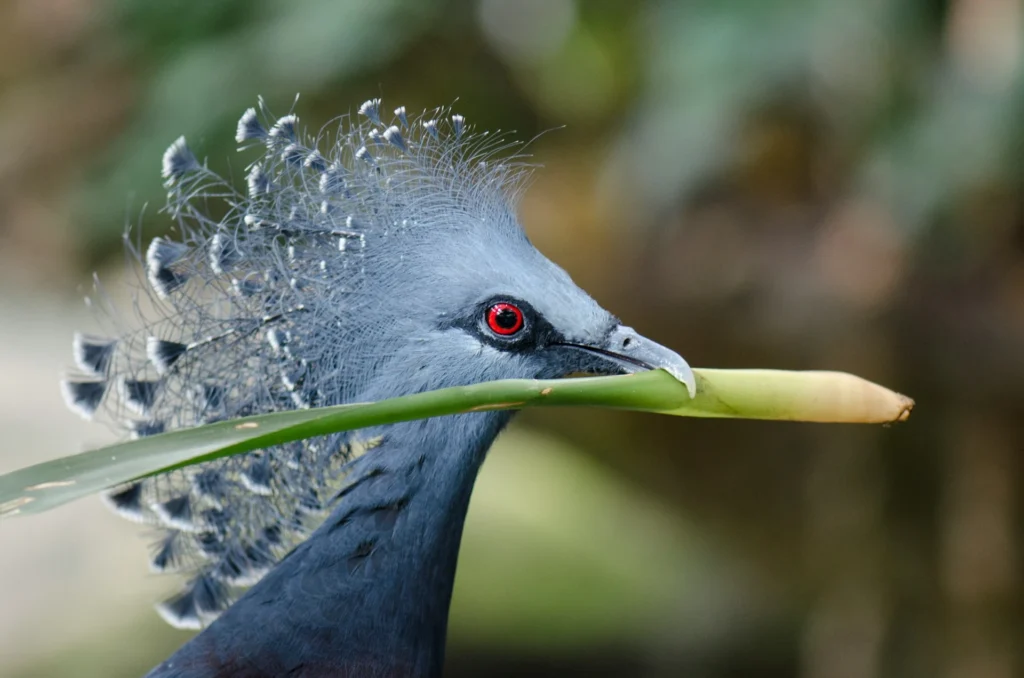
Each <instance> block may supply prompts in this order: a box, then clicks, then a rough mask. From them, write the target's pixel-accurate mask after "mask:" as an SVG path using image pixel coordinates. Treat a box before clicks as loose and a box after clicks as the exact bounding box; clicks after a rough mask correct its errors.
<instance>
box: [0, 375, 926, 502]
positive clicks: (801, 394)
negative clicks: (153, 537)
mask: <svg viewBox="0 0 1024 678" xmlns="http://www.w3.org/2000/svg"><path fill="white" fill-rule="evenodd" d="M695 373H696V374H697V381H698V389H697V396H696V397H695V398H693V399H692V400H691V399H690V398H689V395H688V393H687V391H686V387H685V386H684V385H683V384H681V383H679V382H678V381H676V380H675V379H674V378H673V377H672V376H670V375H669V374H667V373H665V372H662V371H661V370H656V371H653V372H644V373H639V374H632V375H625V376H619V377H592V378H583V379H557V380H547V381H542V380H506V381H493V382H488V383H483V384H474V385H471V386H459V387H455V388H447V389H441V390H438V391H430V392H427V393H418V394H414V395H408V396H402V397H399V398H392V399H390V400H384V401H380V402H375V403H357V404H352V405H340V406H337V407H325V408H320V409H313V410H294V411H288V412H275V413H271V414H265V415H261V416H255V417H246V418H243V419H235V420H232V421H226V422H218V423H216V424H209V425H206V426H199V427H195V428H190V429H182V430H178V431H172V432H169V433H163V434H160V435H156V436H152V437H147V438H142V439H140V440H134V441H130V442H126V443H121V444H118V445H112V446H110V447H105V448H102V449H98V450H92V451H90V452H84V453H82V454H78V455H74V456H71V457H64V458H61V459H56V460H53V461H49V462H45V463H42V464H37V465H35V466H30V467H28V468H24V469H21V470H18V471H14V472H12V473H8V474H7V475H4V476H0V517H4V516H12V515H28V514H32V513H40V512H42V511H46V510H48V509H51V508H54V507H56V506H60V505H61V504H65V503H67V502H69V501H73V500H75V499H78V498H80V497H84V496H86V495H89V494H93V493H96V492H99V491H101V490H103V489H106V488H108V487H111V486H114V485H118V484H120V483H124V482H127V481H129V480H133V479H135V478H140V477H143V476H148V475H154V474H157V473H163V472H166V471H169V470H172V469H175V468H181V467H185V466H190V465H192V464H197V463H201V462H204V461H210V460H212V459H217V458H219V457H224V456H227V455H232V454H239V453H242V452H247V451H250V450H255V449H259V448H262V447H268V446H270V445H276V444H279V443H285V442H290V441H293V440H302V439H305V438H311V437H314V436H319V435H326V434H330V433H337V432H340V431H348V430H353V429H358V428H366V427H370V426H378V425H381V424H390V423H394V422H399V421H408V420H411V419H423V418H426V417H436V416H443V415H450V414H458V413H463V412H473V411H483V410H497V409H519V408H524V407H531V406H559V405H560V406H567V405H590V406H602V407H613V408H620V409H631V410H643V411H649V412H659V413H663V414H673V415H677V416H693V417H732V418H753V419H779V420H807V421H846V422H888V421H897V420H902V419H904V418H906V415H907V414H909V411H910V408H911V407H912V406H913V401H911V400H909V399H908V398H904V397H903V396H899V395H898V394H895V393H893V392H892V391H889V390H888V389H884V388H883V387H881V386H877V385H875V384H871V383H870V382H866V381H864V380H862V379H859V378H857V377H853V376H852V375H847V374H841V373H834V372H776V371H769V370H695Z"/></svg>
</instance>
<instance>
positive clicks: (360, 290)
mask: <svg viewBox="0 0 1024 678" xmlns="http://www.w3.org/2000/svg"><path fill="white" fill-rule="evenodd" d="M236 140H237V141H238V143H239V144H240V145H241V146H242V149H241V150H242V151H244V152H251V151H252V150H253V149H256V150H257V152H255V153H253V157H252V160H251V163H250V164H249V165H248V167H247V175H246V185H245V188H244V189H243V190H239V189H238V188H236V187H235V186H234V185H233V184H232V183H231V182H230V181H228V180H226V179H224V178H222V177H220V176H219V175H217V174H215V173H214V172H213V171H211V170H210V169H209V168H208V167H207V165H206V163H205V162H200V161H198V160H197V159H196V157H195V155H194V154H193V152H192V150H191V149H190V148H189V147H188V145H187V144H186V142H185V140H184V138H181V139H179V140H177V141H176V142H174V143H173V144H172V145H171V146H170V148H168V150H167V152H166V153H165V155H164V158H163V176H164V179H165V186H166V187H167V189H168V204H167V207H166V212H167V213H168V214H169V215H170V216H171V218H172V219H173V220H174V221H175V223H176V227H177V230H178V237H176V238H174V239H168V238H162V237H158V238H155V239H153V240H152V241H151V243H150V244H149V246H148V247H147V248H146V249H145V252H144V253H143V252H142V251H141V247H139V248H138V256H139V258H140V260H141V263H142V266H143V270H144V271H145V276H146V281H147V283H148V288H149V290H150V292H151V297H152V301H153V302H154V307H155V313H154V314H150V315H149V316H148V317H145V318H144V319H143V320H144V322H143V329H142V330H140V331H138V332H135V333H127V334H122V335H120V336H117V337H113V338H97V337H93V336H86V335H78V336H77V337H76V340H75V344H74V354H75V361H76V363H77V366H78V368H79V370H80V372H81V374H80V375H78V376H76V377H74V378H71V379H68V380H66V381H65V382H64V392H65V396H66V397H67V400H68V402H69V404H70V405H71V406H72V407H73V408H74V409H75V410H76V411H78V412H79V413H81V414H83V415H85V416H87V417H92V416H93V415H94V414H96V413H98V412H104V413H106V414H107V415H108V417H109V418H110V419H111V420H112V421H113V423H114V424H115V425H118V426H121V427H122V428H124V429H125V430H127V431H128V432H130V433H131V434H132V435H134V436H144V435H152V434H155V433H160V432H162V431H165V430H169V429H174V428H183V427H189V426H195V425H197V424H201V423H205V422H210V421H216V420H221V419H230V418H234V417H239V416H245V415H252V414H259V413H265V412H273V411H279V410H283V409H295V408H307V407H315V406H328V405H337V404H343V403H349V402H357V401H368V400H379V399H382V398H387V397H393V396H399V395H406V394H409V393H416V392H421V391H425V390H430V389H435V388H443V387H447V386H458V385H467V384H473V383H477V382H483V381H489V380H497V379H510V378H520V379H524V378H525V379H537V378H558V377H564V376H568V375H573V374H578V373H586V374H601V375H612V374H623V373H630V372H636V371H640V370H647V369H655V368H662V369H665V370H667V371H669V372H670V373H672V374H673V375H674V376H675V377H676V378H677V379H679V380H680V381H682V382H683V383H685V384H686V385H687V387H688V388H689V390H690V392H691V394H692V393H693V392H694V390H695V380H694V375H693V372H692V371H691V370H690V367H689V366H688V365H687V363H686V361H685V360H683V358H682V357H680V356H679V355H677V354H676V353H674V352H672V351H670V350H668V349H666V348H664V347H663V346H660V345H658V344H657V343H655V342H653V341H651V340H649V339H647V338H645V337H643V336H641V335H639V334H638V333H637V332H635V331H634V330H632V329H631V328H629V327H626V326H624V325H622V324H621V323H620V322H619V320H618V319H617V318H616V317H615V316H613V315H612V314H611V313H609V312H608V311H606V310H604V309H603V308H602V307H601V306H600V305H599V304H597V303H596V302H595V301H594V300H593V299H592V298H591V297H590V296H589V295H587V294H586V292H584V291H583V290H581V289H580V288H579V287H578V286H576V285H575V284H574V283H573V281H572V280H571V278H570V277H569V275H568V274H567V273H566V272H565V271H563V270H562V269H561V268H559V267H558V266H557V265H555V264H554V263H552V262H551V261H550V260H548V259H547V258H546V257H544V256H543V255H542V254H541V253H540V252H539V251H538V250H537V249H536V248H534V246H533V245H532V244H531V243H530V241H529V240H528V238H527V236H526V234H525V233H524V231H523V229H522V228H521V227H520V225H519V223H518V221H517V219H516V215H515V207H516V203H517V198H518V196H519V195H520V193H521V191H522V187H523V185H524V183H525V180H526V177H527V174H528V172H529V169H530V168H529V166H528V165H527V164H526V163H525V156H523V155H522V154H521V153H519V154H515V153H512V154H509V153H507V151H509V150H510V148H512V147H513V146H512V145H511V144H509V143H507V142H505V141H504V140H503V139H502V138H501V136H500V135H489V134H487V133H475V132H474V131H473V130H472V129H471V128H470V127H468V126H467V125H466V122H465V119H464V118H463V117H462V116H460V115H454V114H451V112H450V111H449V110H446V109H437V110H434V111H430V112H425V113H424V114H423V115H422V116H420V117H418V118H415V119H410V118H409V117H408V116H407V115H406V111H405V109H404V108H398V109H396V110H395V111H394V115H393V116H390V117H389V119H388V120H386V121H385V120H384V119H383V116H382V111H381V109H380V101H379V100H376V99H374V100H371V101H368V102H366V103H364V104H363V105H362V106H361V107H360V108H359V111H358V115H357V116H355V117H354V118H352V119H348V118H345V119H343V120H342V121H341V123H340V125H339V126H338V127H337V128H332V129H331V130H328V131H325V132H322V133H321V134H320V135H319V136H316V135H314V136H311V135H308V134H306V133H304V132H303V131H302V130H301V129H300V127H299V120H298V118H297V117H296V116H295V115H291V114H289V115H285V116H283V117H280V118H275V117H273V116H272V115H270V113H269V112H268V111H267V109H266V107H265V106H264V105H263V103H262V101H261V102H260V105H259V106H258V107H256V108H250V109H249V110H247V111H246V112H245V113H244V114H243V116H242V118H241V119H240V120H239V123H238V129H237V133H236ZM217 202H220V203H221V207H219V208H217V207H212V205H214V204H215V203H217ZM465 416H473V415H465ZM487 416H489V417H492V418H493V417H497V416H498V415H493V414H491V415H487ZM478 420H480V416H477V418H476V419H475V420H474V421H478ZM462 421H466V420H465V419H463V420H462ZM407 428H408V427H407ZM498 428H499V427H498V426H491V427H490V428H488V429H487V432H486V433H483V434H479V435H478V436H477V440H478V444H477V445H476V448H478V449H483V450H485V449H486V446H488V445H489V444H490V440H491V439H492V438H493V435H494V434H496V432H497V429H498ZM468 437H469V436H463V438H464V439H468ZM353 450H354V445H353V443H352V440H351V439H350V438H344V437H342V438H334V439H331V440H328V441H323V440H320V441H305V442H302V443H297V444H295V445H291V446H278V447H273V448H268V449H267V450H263V451H259V452H256V453H252V454H247V455H241V456H238V457H229V458H225V459H221V460H217V461H214V462H210V463H207V464H203V465H202V466H200V467H199V468H198V469H193V470H190V471H187V472H175V473H172V474H169V475H166V476H161V477H159V478H155V479H146V480H142V481H138V482H136V483H132V484H130V485H128V486H126V487H123V488H119V489H117V490H115V491H114V492H112V493H111V494H110V495H109V497H108V498H109V500H110V503H111V504H112V505H113V507H114V508H115V509H116V510H117V511H118V512H119V513H121V514H122V515H125V516H126V517H129V518H132V519H135V520H141V521H145V522H159V523H162V524H163V525H164V526H165V527H166V528H168V529H167V533H166V537H165V538H164V539H163V540H162V541H161V542H160V543H159V544H158V548H157V550H156V553H155V555H154V558H153V561H152V564H153V567H154V569H156V570H158V571H165V570H184V571H186V572H189V573H191V574H193V575H194V576H193V579H192V581H191V583H190V585H189V586H188V587H187V589H186V590H185V591H184V592H183V593H182V594H181V595H179V596H178V597H176V598H174V599H172V600H171V601H168V602H167V603H166V604H165V605H164V607H163V608H161V609H162V611H163V613H164V615H165V617H166V618H167V619H168V620H169V621H171V622H172V623H174V624H175V625H178V626H192V627H195V626H198V625H200V624H201V623H202V622H203V621H204V620H206V619H207V618H209V617H210V616H215V615H216V614H217V613H218V612H220V611H221V610H222V609H223V608H224V607H225V606H226V604H227V602H228V601H229V600H230V598H231V595H229V593H230V591H231V590H233V589H235V588H236V587H240V586H244V585H248V584H251V583H252V582H254V581H255V580H257V579H259V577H261V576H262V575H263V574H265V573H266V571H267V570H268V569H269V567H270V565H272V564H273V563H274V562H275V561H276V560H277V559H279V558H281V557H282V555H283V554H284V553H286V552H287V551H288V550H289V549H290V548H292V547H294V546H295V545H296V544H297V543H299V542H301V540H302V539H304V538H305V537H306V536H307V535H308V534H309V531H310V529H312V526H313V525H315V524H317V521H318V520H322V519H323V516H324V515H325V514H326V513H328V512H329V510H330V502H329V500H328V499H329V496H330V495H331V494H332V491H331V490H330V488H331V487H332V483H334V481H337V482H339V483H340V482H346V478H348V476H349V472H350V471H349V470H348V469H347V468H346V463H348V462H349V461H351V459H352V456H353V455H352V454H351V453H352V452H353ZM311 516H312V518H311ZM316 516H320V517H319V518H316Z"/></svg>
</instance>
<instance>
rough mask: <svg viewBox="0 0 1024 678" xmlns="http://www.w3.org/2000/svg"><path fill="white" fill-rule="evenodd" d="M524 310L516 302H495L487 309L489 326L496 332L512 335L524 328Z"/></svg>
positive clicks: (504, 335)
mask: <svg viewBox="0 0 1024 678" xmlns="http://www.w3.org/2000/svg"><path fill="white" fill-rule="evenodd" d="M523 324H524V321H523V312H522V311H521V310H519V307H518V306H516V305H514V304H508V303H500V304H494V305H493V306H491V307H490V308H489V309H487V326H488V327H489V328H491V331H492V332H494V333H495V334H500V335H501V336H503V337H510V336H512V335H513V334H515V333H516V332H518V331H519V330H521V329H523Z"/></svg>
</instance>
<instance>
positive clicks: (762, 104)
mask: <svg viewBox="0 0 1024 678" xmlns="http://www.w3.org/2000/svg"><path fill="white" fill-rule="evenodd" d="M297 92H301V93H302V97H301V99H300V100H299V103H298V106H297V108H298V111H299V112H300V113H301V115H302V117H303V120H304V122H305V123H306V124H308V125H311V126H313V127H314V128H315V127H317V126H319V125H320V124H323V123H325V122H326V121H327V120H329V119H330V118H332V117H333V116H334V115H336V114H338V113H343V112H349V111H352V110H353V109H354V108H355V107H356V106H357V105H358V103H359V102H361V101H363V100H364V99H367V98H369V97H372V96H383V98H384V101H385V104H386V105H388V107H389V109H390V108H392V107H394V106H397V105H400V104H401V105H405V106H407V107H408V108H409V110H410V111H418V110H420V109H422V108H427V107H434V106H437V105H443V104H449V103H451V102H453V101H456V99H457V101H456V103H455V107H456V110H457V111H459V112H461V113H463V114H465V115H466V116H467V117H468V118H469V120H470V122H472V123H475V124H476V125H478V126H480V127H482V128H490V129H494V128H501V129H505V130H516V133H517V136H519V137H520V138H527V139H529V138H532V137H534V136H536V135H538V134H542V133H543V134H542V136H540V138H539V139H537V140H536V141H535V142H534V143H533V144H532V147H531V148H532V151H533V153H534V154H535V160H536V162H538V163H539V164H541V165H543V167H542V168H541V169H540V170H539V171H538V172H537V174H536V178H535V180H534V182H533V183H532V185H531V187H530V189H529V190H528V191H527V193H526V195H525V198H524V201H523V205H522V221H523V223H524V224H525V227H526V228H527V230H528V231H529V233H530V235H531V237H532V238H533V239H534V242H535V243H537V245H538V246H539V247H540V248H541V249H542V250H543V251H544V252H545V253H546V254H548V255H549V256H550V257H551V258H553V259H554V260H556V261H557V262H559V263H561V264H562V265H563V266H564V267H565V268H567V269H568V270H569V271H570V273H572V275H573V276H574V277H575V279H576V280H577V282H579V283H580V284H581V285H582V286H583V287H584V288H586V289H588V290H589V291H591V292H592V293H593V295H594V296H595V297H596V298H597V299H598V300H599V301H601V302H602V303H603V304H604V305H605V306H606V307H608V308H610V309H611V310H613V311H614V312H615V313H617V314H618V315H620V316H621V317H622V318H623V319H624V320H625V321H627V322H628V323H629V324H631V325H633V326H635V327H637V328H638V329H640V330H641V331H642V332H643V333H645V334H647V335H648V336H652V337H654V338H655V339H657V340H659V341H661V342H663V343H665V344H667V345H670V346H672V347H674V348H676V349H678V350H679V351H680V352H681V353H682V354H683V355H684V356H685V357H686V358H687V359H688V360H689V361H690V362H691V364H694V365H703V366H717V367H775V368H787V369H840V370H848V371H852V372H856V373H858V374H861V375H863V376H865V377H868V378H870V379H873V380H876V381H879V382H881V383H884V384H886V385H888V386H890V387H893V388H895V389H896V390H899V391H901V392H904V393H908V394H911V395H912V396H914V397H915V398H916V399H917V402H918V409H917V411H916V412H915V413H914V416H913V417H912V418H911V420H910V422H909V423H907V424H903V425H900V426H897V427H893V428H867V427H863V428H861V427H844V426H836V427H825V426H813V425H795V424H781V423H757V422H723V421H697V420H677V419H669V418H659V417H656V416H644V415H638V414H626V413H615V412H597V411H585V410H574V411H570V410H561V411H543V412H540V411H537V412H529V413H527V414H526V415H524V416H522V417H521V418H520V420H519V421H518V423H517V425H516V426H514V427H513V430H511V431H510V432H509V433H508V434H507V435H506V436H505V437H503V438H502V440H501V441H500V442H499V444H498V445H497V447H496V448H495V450H494V452H493V454H492V458H491V459H490V460H489V461H488V463H487V465H486V466H485V470H484V473H483V477H482V478H481V480H480V482H479V484H478V486H477V490H476V493H475V495H474V500H473V507H472V509H471V511H470V518H469V523H468V527H467V533H466V537H465V546H464V551H463V554H462V558H461V561H460V565H459V575H458V585H457V591H456V594H455V600H454V603H453V610H452V622H451V632H450V636H451V641H450V646H449V661H448V674H449V675H450V676H453V677H455V676H523V675H530V676H564V675H592V676H635V677H648V676H649V677H662V676H688V677H692V678H726V677H735V676H759V677H764V678H772V677H775V676H779V677H781V676H794V677H800V678H876V677H883V676H894V677H916V676H920V677H929V678H932V677H939V676H941V677H948V678H1012V677H1014V676H1024V614H1022V610H1024V585H1022V579H1024V560H1022V559H1024V527H1022V522H1024V484H1022V481H1024V191H1022V189H1024V7H1022V4H1021V3H1020V2H1019V0H858V1H856V2H853V1H851V0H817V1H812V0H702V1H698V0H678V1H673V0H645V1H640V0H630V1H626V0H622V1H617V2H614V1H610V0H609V1H586V0H448V1H437V2H433V1H431V2H428V1H426V0H358V1H357V0H288V1H285V0H279V1H274V0H223V1H214V0H192V1H183V0H163V1H159V2H158V1H154V0H4V1H3V2H0V310H2V316H0V317H2V320H0V374H2V375H3V376H2V378H0V403H2V407H0V428H2V430H3V432H4V433H3V438H4V442H3V447H2V452H0V471H7V470H11V469H13V468H16V467H18V466H21V465H25V464H28V463H31V462H36V461H39V460H42V459H46V458H50V457H55V456H59V455H63V454H68V453H73V452H77V451H80V450H83V449H85V448H88V447H92V446H96V445H99V444H102V443H105V442H108V440H109V438H108V437H106V435H107V434H106V433H105V432H104V431H103V430H102V429H100V428H98V427H95V426H88V425H87V424H85V423H84V422H80V421H78V420H77V419H76V418H75V417H74V416H73V415H71V414H69V413H66V412H65V411H64V409H63V407H62V403H61V402H60V397H59V394H58V389H57V378H58V375H59V373H60V371H61V368H62V366H65V365H68V364H70V357H71V356H70V338H71V333H72V331H73V330H74V329H78V328H85V329H88V328H89V327H91V324H92V323H93V322H94V321H92V320H91V319H90V317H89V314H88V312H87V311H86V309H85V308H84V307H83V304H82V300H81V297H82V295H83V294H84V293H85V292H87V291H88V290H89V288H90V287H91V279H90V276H91V273H92V271H94V270H96V271H98V272H99V274H100V276H101V278H102V279H103V280H104V281H106V283H107V286H108V287H109V288H112V289H114V290H120V289H122V287H121V284H120V280H121V278H123V277H124V276H125V265H124V259H123V256H122V255H121V253H120V236H121V233H122V231H123V229H124V227H125V225H126V224H127V223H137V222H138V217H139V214H140V212H142V210H143V207H144V206H145V205H146V204H151V206H150V209H149V210H148V211H147V213H146V214H147V216H145V218H143V220H142V224H143V228H144V229H145V232H146V234H147V235H155V234H158V233H160V232H161V231H162V229H164V228H165V227H166V226H167V223H166V222H165V221H164V220H163V219H162V216H161V215H159V214H157V210H156V209H155V207H157V206H159V205H160V203H161V200H162V191H161V188H160V179H159V162H160V156H161V153H162V151H163V149H164V148H166V146H167V145H168V144H169V142H170V141H172V140H173V139H175V138H176V137H177V136H178V135H179V134H182V133H184V134H186V135H187V136H188V138H189V140H190V142H191V145H192V147H193V148H194V149H195V150H196V152H197V153H199V154H200V155H201V156H205V157H207V158H208V159H209V162H210V164H211V165H212V166H213V167H214V168H217V169H219V170H222V171H223V170H228V169H229V168H230V167H232V164H231V163H234V165H238V164H239V161H237V160H235V158H234V156H233V154H234V143H233V140H232V137H233V131H234V125H235V121H236V120H237V117H238V115H239V114H240V113H241V111H242V110H244V109H245V108H246V107H248V106H250V105H253V103H254V102H255V99H256V96H257V95H260V94H261V95H263V96H264V97H265V98H266V99H267V101H268V103H269V104H270V105H271V107H272V108H273V109H274V110H278V111H281V110H286V109H287V108H288V107H289V106H290V105H291V104H292V101H293V99H294V96H295V94H296V93H297ZM147 546H148V544H147V535H146V534H145V532H144V531H140V529H139V528H138V527H137V526H133V525H131V524H129V523H125V522H123V521H121V520H119V519H117V518H115V517H113V516H111V515H108V514H107V513H106V511H105V510H104V509H103V508H102V507H101V506H100V505H99V502H98V501H97V500H94V499H90V500H86V501H81V502H78V503H77V504H74V505H71V506H67V507H64V508H63V509H61V510H57V511H54V512H53V513H51V514H47V515H44V516H40V517H35V518H31V519H26V520H23V521H20V520H19V521H9V522H5V523H3V524H0V675H3V676H5V677H11V678H22V677H29V676H40V677H42V676H76V677H79V678H81V677H89V676H104V677H107V676H136V675H139V674H141V673H142V672H144V670H145V669H146V668H148V667H149V666H151V665H152V664H153V663H155V662H156V661H157V660H159V659H160V658H162V657H163V656H165V655H166V654H167V653H169V652H170V651H171V650H172V649H173V648H174V647H176V646H177V645H179V644H180V643H182V642H183V641H184V640H185V639H186V638H187V634H185V633H182V632H178V631H174V630H172V629H169V628H167V627H166V626H164V625H163V624H162V622H160V621H159V619H158V618H157V617H156V615H155V614H154V613H153V612H152V610H151V608H150V604H151V602H152V601H154V600H157V599H158V598H159V597H160V596H161V595H163V594H165V593H167V592H168V591H171V590H173V589H174V587H175V582H174V581H173V580H172V579H171V578H167V577H155V576H152V575H149V574H148V573H147V568H146V552H147Z"/></svg>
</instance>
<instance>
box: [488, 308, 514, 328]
mask: <svg viewBox="0 0 1024 678" xmlns="http://www.w3.org/2000/svg"><path fill="white" fill-rule="evenodd" d="M494 323H495V324H496V325H497V326H498V327H500V328H501V329H503V330H510V329H512V328H513V327H515V326H516V325H517V324H518V323H519V314H518V313H516V312H515V311H513V310H512V309H511V308H503V309H501V310H500V311H498V312H497V313H496V314H495V316H494Z"/></svg>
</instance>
